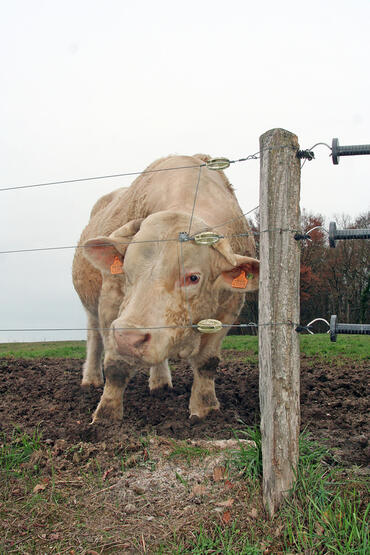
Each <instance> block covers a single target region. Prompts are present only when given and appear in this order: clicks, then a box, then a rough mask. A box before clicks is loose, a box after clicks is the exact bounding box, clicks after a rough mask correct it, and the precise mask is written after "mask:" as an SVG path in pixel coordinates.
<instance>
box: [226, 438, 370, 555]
mask: <svg viewBox="0 0 370 555" xmlns="http://www.w3.org/2000/svg"><path fill="white" fill-rule="evenodd" d="M239 433H242V434H243V435H246V436H247V437H248V439H253V440H254V441H255V442H256V447H253V446H245V445H243V444H242V443H241V444H240V447H239V449H238V450H237V451H233V452H232V453H231V456H230V461H229V463H231V464H232V465H233V466H234V467H236V468H237V469H238V471H239V472H240V473H241V474H242V475H243V476H244V478H245V479H246V480H252V481H255V480H258V481H259V480H260V479H261V476H262V452H261V435H260V431H259V429H258V428H247V429H246V430H243V431H242V432H239ZM327 460H329V461H330V462H331V463H333V458H332V456H331V453H330V450H329V449H327V448H326V447H324V446H322V445H320V444H319V443H317V442H314V441H311V440H310V439H309V436H308V435H307V434H302V435H301V437H300V456H299V464H298V468H297V479H296V482H295V484H294V487H293V491H292V492H291V495H290V496H289V497H288V498H287V500H286V502H285V504H284V505H283V506H282V508H281V509H280V511H279V512H278V514H277V515H276V516H275V519H276V520H277V521H281V522H283V523H284V526H283V542H284V546H285V549H286V550H287V551H289V552H291V551H292V550H293V551H294V552H299V553H333V554H338V555H340V554H343V553H346V554H349V555H350V554H353V555H355V554H361V555H365V554H366V553H369V550H370V543H369V527H368V517H369V512H370V503H368V501H367V500H368V499H369V489H368V483H367V482H366V480H365V479H364V478H362V477H360V476H356V474H354V473H352V472H351V471H348V470H344V469H343V468H341V467H339V466H337V465H334V466H331V465H330V464H329V463H328V462H327Z"/></svg>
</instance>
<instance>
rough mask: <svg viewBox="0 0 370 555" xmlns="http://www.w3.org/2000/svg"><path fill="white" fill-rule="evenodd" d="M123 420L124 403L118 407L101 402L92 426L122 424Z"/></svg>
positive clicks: (107, 402) (111, 403)
mask: <svg viewBox="0 0 370 555" xmlns="http://www.w3.org/2000/svg"><path fill="white" fill-rule="evenodd" d="M122 418H123V406H122V402H121V403H120V405H119V406H118V405H117V403H115V402H114V403H113V402H109V401H106V402H104V403H102V402H100V403H99V405H98V407H97V409H96V411H95V412H94V415H93V419H92V421H91V424H100V423H104V424H113V423H117V422H121V421H122Z"/></svg>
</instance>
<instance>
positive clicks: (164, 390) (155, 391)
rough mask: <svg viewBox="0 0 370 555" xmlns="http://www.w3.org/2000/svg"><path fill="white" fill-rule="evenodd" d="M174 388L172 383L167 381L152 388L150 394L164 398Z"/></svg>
mask: <svg viewBox="0 0 370 555" xmlns="http://www.w3.org/2000/svg"><path fill="white" fill-rule="evenodd" d="M172 390H173V387H172V385H168V384H167V383H166V384H164V385H161V386H160V387H155V388H152V389H150V395H151V396H152V397H157V398H159V399H162V398H163V397H167V395H168V393H169V392H170V391H172Z"/></svg>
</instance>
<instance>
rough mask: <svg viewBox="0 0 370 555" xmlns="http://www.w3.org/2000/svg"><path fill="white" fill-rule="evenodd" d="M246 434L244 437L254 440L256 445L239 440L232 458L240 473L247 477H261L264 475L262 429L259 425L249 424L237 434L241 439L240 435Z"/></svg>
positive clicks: (231, 460)
mask: <svg viewBox="0 0 370 555" xmlns="http://www.w3.org/2000/svg"><path fill="white" fill-rule="evenodd" d="M240 435H243V436H245V437H244V438H243V439H249V440H252V441H254V443H255V447H254V446H251V445H248V444H247V445H245V444H244V443H242V442H239V447H238V449H236V450H235V451H232V452H231V456H230V460H229V462H231V463H232V464H233V466H235V467H236V468H237V469H238V471H239V473H240V474H241V475H243V476H245V477H248V478H253V479H259V478H260V477H261V476H262V440H261V431H260V429H259V427H258V426H254V427H252V426H248V427H247V428H246V429H245V430H241V431H239V432H238V433H236V434H235V436H236V438H237V439H238V440H239V439H240V438H239V436H240Z"/></svg>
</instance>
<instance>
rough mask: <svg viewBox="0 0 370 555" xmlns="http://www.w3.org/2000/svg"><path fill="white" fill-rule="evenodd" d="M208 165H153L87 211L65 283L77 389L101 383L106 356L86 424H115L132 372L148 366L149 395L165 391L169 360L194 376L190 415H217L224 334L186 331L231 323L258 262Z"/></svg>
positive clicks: (251, 287) (254, 283)
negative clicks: (206, 236)
mask: <svg viewBox="0 0 370 555" xmlns="http://www.w3.org/2000/svg"><path fill="white" fill-rule="evenodd" d="M208 159H209V158H208V157H206V156H203V155H196V156H193V157H186V156H170V157H168V158H165V159H161V160H158V161H157V162H154V163H153V164H152V165H151V166H149V168H147V171H148V170H149V171H151V170H167V171H154V172H152V173H144V174H141V175H140V176H139V177H138V178H137V179H136V180H135V181H134V183H133V184H132V185H131V187H129V188H126V189H118V190H117V191H114V192H112V193H110V194H108V195H106V196H104V197H102V198H101V199H100V200H99V201H98V202H97V203H96V205H95V206H94V208H93V210H92V212H91V217H90V222H89V223H88V225H87V227H86V228H85V229H84V231H83V233H82V235H81V239H80V243H79V245H81V247H83V248H78V249H76V254H75V258H74V263H73V282H74V286H75V288H76V291H77V292H78V294H79V296H80V298H81V301H82V304H83V305H84V307H85V309H86V312H87V317H88V326H87V327H88V328H89V331H88V334H87V357H86V361H85V363H84V367H83V378H82V385H95V386H99V385H102V384H103V375H102V368H101V359H102V353H103V349H104V353H105V355H104V375H105V385H104V391H103V395H102V397H101V400H100V402H99V405H98V407H97V409H96V411H95V413H94V417H93V422H95V421H98V420H101V419H108V420H117V419H121V418H122V416H123V404H122V397H123V392H124V390H125V388H126V386H127V383H128V382H129V380H130V378H131V377H132V376H133V375H134V374H135V371H136V366H137V365H138V364H145V365H147V366H148V367H150V378H149V387H150V390H151V391H154V390H157V389H159V388H163V387H172V379H171V373H170V369H169V366H168V359H169V358H176V357H180V358H187V359H188V360H189V362H190V364H191V367H192V369H193V372H194V381H193V386H192V390H191V397H190V404H189V408H190V416H198V417H200V418H202V417H205V416H206V415H207V414H208V413H209V412H210V411H211V410H215V409H216V410H217V409H219V402H218V400H217V397H216V393H215V385H214V377H215V372H216V369H217V364H218V361H219V358H218V357H219V354H220V348H221V343H222V340H223V338H224V336H225V335H226V333H227V328H223V329H222V330H221V331H219V332H218V333H215V334H212V335H203V334H201V333H200V332H199V331H197V329H196V327H191V324H196V323H198V322H199V321H200V320H203V319H208V318H214V319H217V320H220V321H221V322H222V323H224V324H233V323H234V322H235V320H236V319H237V317H238V315H239V312H240V310H241V307H242V306H243V303H244V299H245V295H244V293H245V292H250V291H255V290H256V289H257V288H258V271H259V263H258V261H257V260H256V259H255V258H254V256H255V246H254V240H253V238H252V237H250V236H247V233H248V231H249V228H248V224H247V222H246V220H245V218H244V217H243V215H242V212H241V209H240V207H239V205H238V202H237V200H236V197H235V195H234V192H233V189H232V187H231V185H230V183H229V181H228V180H227V178H226V176H225V175H224V173H223V172H222V171H214V170H211V169H209V168H208V167H206V166H204V162H205V161H207V160H208ZM202 164H203V167H202V168H201V169H199V168H200V166H201V165H202ZM189 166H190V167H189ZM177 167H181V168H182V169H177V170H169V169H168V168H177ZM184 167H185V168H184ZM199 172H200V174H199ZM198 180H199V182H198ZM197 185H198V189H197ZM196 189H197V190H198V194H197V198H196V203H195V210H194V214H193V208H194V198H195V192H196ZM220 224H223V225H222V226H221V227H217V231H218V233H219V234H222V235H223V236H224V238H222V239H220V240H219V241H218V242H217V243H215V244H213V245H212V246H210V245H199V244H197V243H195V242H194V241H192V240H190V241H180V240H179V234H180V233H183V232H186V233H189V236H190V237H191V236H193V235H194V234H196V233H198V232H200V231H204V230H207V229H212V228H213V227H216V226H220ZM190 226H191V228H190ZM240 234H244V235H240ZM234 235H236V236H234ZM185 238H186V235H185ZM238 277H239V280H237V282H236V279H237V278H238ZM99 330H100V331H99Z"/></svg>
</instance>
